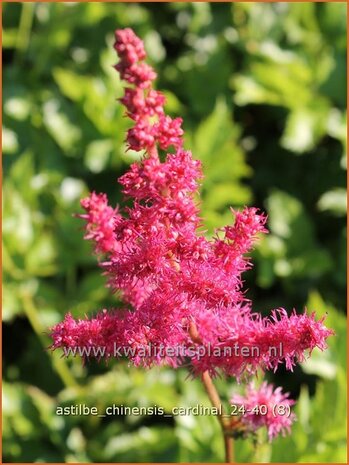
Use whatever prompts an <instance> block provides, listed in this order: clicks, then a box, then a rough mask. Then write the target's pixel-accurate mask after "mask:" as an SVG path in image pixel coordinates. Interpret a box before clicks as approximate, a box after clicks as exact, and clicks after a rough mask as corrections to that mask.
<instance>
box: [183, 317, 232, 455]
mask: <svg viewBox="0 0 349 465" xmlns="http://www.w3.org/2000/svg"><path fill="white" fill-rule="evenodd" d="M189 336H190V337H191V340H192V341H193V342H194V343H197V344H202V340H201V338H200V335H199V333H198V330H197V327H196V325H195V323H194V321H191V322H190V323H189ZM201 380H202V383H203V385H204V387H205V390H206V393H207V395H208V397H209V399H210V401H211V404H212V406H213V407H215V408H216V409H217V412H218V420H219V423H220V425H221V428H222V432H223V439H224V449H225V462H226V463H234V441H233V438H232V436H231V435H230V433H231V425H230V422H229V417H228V415H225V414H224V412H223V405H222V401H221V398H220V397H219V394H218V391H217V389H216V387H215V385H214V384H213V381H212V378H211V376H210V373H209V371H208V370H206V371H204V372H203V374H202V376H201Z"/></svg>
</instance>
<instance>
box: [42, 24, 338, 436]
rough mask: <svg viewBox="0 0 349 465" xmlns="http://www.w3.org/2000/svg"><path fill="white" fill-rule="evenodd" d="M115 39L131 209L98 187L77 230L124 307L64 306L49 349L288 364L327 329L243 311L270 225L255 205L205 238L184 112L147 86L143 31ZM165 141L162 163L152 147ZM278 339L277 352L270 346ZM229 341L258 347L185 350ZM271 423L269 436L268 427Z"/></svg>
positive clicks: (202, 365) (299, 317) (238, 368)
mask: <svg viewBox="0 0 349 465" xmlns="http://www.w3.org/2000/svg"><path fill="white" fill-rule="evenodd" d="M115 38H116V40H115V46H114V47H115V50H116V52H117V54H118V56H119V62H118V64H117V65H116V66H115V68H116V70H117V71H118V72H119V73H120V76H121V78H122V79H123V80H124V81H126V83H127V87H126V88H125V93H124V96H123V97H122V98H121V99H120V101H121V103H122V104H123V105H124V106H125V107H126V114H127V116H128V117H129V118H130V119H131V120H132V121H133V123H134V124H133V127H132V128H131V129H129V130H128V132H127V136H126V142H127V145H128V147H129V148H130V149H132V150H136V151H141V153H142V156H143V158H142V160H141V161H140V162H139V163H133V164H132V165H131V167H130V169H129V171H128V172H127V173H126V174H124V175H123V176H121V177H120V178H119V183H120V184H121V186H122V188H123V194H124V196H125V199H128V200H131V201H132V206H131V207H127V208H124V210H123V211H122V210H120V209H119V208H116V207H112V206H110V205H108V202H107V197H106V195H105V194H97V193H95V192H92V193H91V194H90V196H89V197H87V198H85V199H83V200H82V201H81V205H82V207H83V209H84V210H85V213H84V214H82V215H80V216H81V218H82V219H84V220H85V221H86V226H85V229H86V235H85V239H88V240H91V241H92V242H93V244H94V251H95V253H96V254H97V256H98V259H99V263H100V266H101V267H102V269H103V273H104V274H105V275H106V277H107V282H108V286H109V287H110V288H111V289H112V290H113V291H119V292H120V293H121V295H122V297H123V300H124V302H125V309H124V310H122V311H120V310H116V309H113V310H109V311H106V310H103V312H102V313H101V314H99V315H97V316H96V317H94V318H91V319H83V320H74V319H73V317H72V316H71V315H70V314H68V315H67V316H66V317H65V319H64V321H63V322H61V323H59V324H58V325H56V326H55V327H53V328H52V331H51V336H52V339H53V344H52V348H54V349H56V348H59V347H71V348H74V347H78V346H94V345H103V346H104V347H105V348H106V352H105V355H106V356H107V357H108V356H112V353H113V347H114V346H115V344H116V345H117V346H120V347H132V348H133V349H140V348H142V347H144V346H147V345H149V344H152V345H158V346H159V345H161V344H162V345H163V346H164V347H165V348H166V347H173V346H178V345H181V346H183V347H184V348H187V352H186V351H185V352H184V355H181V356H178V357H159V355H158V354H150V355H147V356H143V357H140V356H139V353H137V350H136V352H134V353H132V354H131V355H130V356H129V358H130V361H131V362H133V363H135V364H136V365H144V366H151V365H152V364H160V363H167V364H171V365H172V366H175V367H176V366H180V365H182V364H183V363H188V359H189V361H190V366H191V367H192V370H193V373H194V374H200V373H203V372H204V371H206V370H208V372H209V373H210V374H211V375H215V374H217V372H222V373H223V374H226V375H231V376H235V377H237V378H241V377H242V376H243V375H245V374H246V375H249V374H252V373H255V372H256V370H257V369H258V368H262V369H274V370H276V369H277V368H278V366H279V365H281V364H285V365H286V368H287V369H291V370H292V368H293V366H294V365H295V363H296V362H297V361H301V360H304V359H305V357H306V353H307V352H311V351H312V350H313V349H314V348H315V347H318V348H320V349H324V348H325V347H326V343H325V341H326V338H327V337H328V336H329V335H330V334H331V330H329V329H327V328H326V327H325V326H324V325H323V319H320V320H316V318H315V314H314V313H313V314H311V315H310V316H308V315H307V314H306V313H303V314H297V313H295V312H294V313H292V315H290V316H289V315H288V314H287V312H286V311H285V310H283V309H278V310H275V311H273V312H272V313H271V316H270V317H264V318H262V317H261V315H260V314H259V313H254V312H253V311H252V304H251V302H250V301H249V300H248V299H247V298H246V296H245V294H244V292H243V290H242V280H241V274H242V272H244V271H246V270H248V269H249V268H250V267H251V263H250V260H249V258H248V256H246V253H248V252H249V251H251V249H252V247H253V245H254V242H255V240H256V239H257V237H258V235H259V234H260V233H266V232H267V231H266V228H265V223H266V216H265V215H264V214H263V213H262V212H260V211H259V210H257V209H256V208H247V207H246V208H244V209H243V210H242V211H237V212H235V211H233V210H232V216H233V217H234V221H233V224H232V225H229V226H226V227H225V228H223V229H222V230H220V231H217V233H216V234H215V236H214V237H213V238H212V239H211V240H209V239H207V238H206V237H205V235H204V232H203V229H202V221H201V218H200V216H199V207H198V203H197V198H198V189H199V183H200V180H201V179H202V170H201V163H200V161H198V160H195V159H193V158H192V154H191V152H190V151H187V150H184V148H183V130H182V128H181V124H182V119H181V118H174V119H172V118H171V117H170V116H168V115H166V114H165V110H164V104H165V97H164V95H163V94H162V93H161V92H159V91H157V90H155V89H153V81H154V79H155V77H156V73H155V72H154V70H153V69H152V68H151V67H150V66H149V65H147V64H145V63H144V59H145V58H146V53H145V50H144V46H143V43H142V41H141V40H140V39H139V38H138V37H137V36H136V35H135V34H134V32H133V31H132V30H131V29H124V30H118V31H116V33H115ZM169 148H171V152H170V153H167V155H166V154H165V155H164V161H161V160H160V157H159V155H158V150H162V151H166V150H168V149H169ZM130 307H131V309H130ZM192 327H195V331H196V332H197V334H198V337H197V338H194V339H193V335H192V332H191V331H190V328H192ZM280 342H281V343H282V345H283V353H282V354H278V355H275V354H270V351H269V348H270V347H271V346H279V344H280ZM237 343H238V344H239V346H240V347H242V346H248V347H258V349H259V353H258V354H254V355H253V356H252V355H251V356H248V357H246V356H242V355H241V354H237V355H234V356H228V357H227V356H222V355H219V354H218V352H215V351H214V350H211V351H207V353H205V354H204V355H203V356H201V357H198V356H197V355H196V354H195V353H194V354H193V353H192V352H190V351H189V348H190V347H192V346H193V344H194V345H195V344H197V345H201V346H204V347H206V348H208V347H210V348H211V349H223V348H224V347H234V345H236V344H237ZM265 389H266V390H267V388H265ZM267 391H268V390H267ZM251 392H252V391H251ZM268 393H269V391H268ZM270 396H271V394H270ZM270 396H269V397H270ZM270 428H271V426H270ZM270 431H272V433H270V434H271V435H272V436H274V431H277V428H276V429H270Z"/></svg>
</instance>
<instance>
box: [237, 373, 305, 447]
mask: <svg viewBox="0 0 349 465" xmlns="http://www.w3.org/2000/svg"><path fill="white" fill-rule="evenodd" d="M230 403H231V405H237V406H240V408H242V409H241V412H242V415H241V422H242V424H243V425H244V426H246V427H247V429H248V430H249V431H252V432H256V431H257V430H258V429H259V428H262V427H263V426H265V427H266V428H267V430H268V437H269V441H272V440H273V439H275V438H276V436H278V435H279V434H282V436H285V435H286V433H290V430H291V425H292V423H293V422H294V421H295V419H296V416H295V414H294V413H293V412H291V407H292V405H294V403H295V402H294V401H293V400H291V399H289V394H288V393H283V392H282V389H281V387H278V388H276V389H274V386H273V385H272V384H268V383H266V382H264V383H263V384H262V385H261V386H260V387H259V388H254V386H253V384H249V385H248V386H247V390H246V395H245V396H240V395H238V394H235V395H234V396H233V397H232V398H231V400H230Z"/></svg>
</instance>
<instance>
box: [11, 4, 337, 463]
mask: <svg viewBox="0 0 349 465" xmlns="http://www.w3.org/2000/svg"><path fill="white" fill-rule="evenodd" d="M3 26H4V31H3V61H4V70H3V78H4V90H3V152H4V157H3V167H4V183H3V194H4V208H3V212H4V220H3V266H4V271H3V275H4V284H3V289H4V301H3V318H4V358H5V360H4V400H3V414H4V420H3V421H4V439H3V448H4V457H3V458H4V461H5V462H32V461H43V462H54V461H56V462H59V461H60V462H64V461H65V462H83V461H85V462H86V461H92V462H105V461H110V462H127V461H133V462H135V461H140V462H142V461H143V462H144V461H146V462H156V461H166V462H169V461H173V462H176V461H196V462H199V461H206V462H215V461H219V460H222V459H223V452H222V443H221V437H220V432H219V426H218V423H217V421H216V419H215V418H212V417H178V418H176V419H174V420H173V419H168V418H162V417H156V416H153V417H132V416H131V417H122V418H113V417H110V418H99V417H72V416H67V417H63V416H57V415H56V414H55V409H56V406H57V405H70V404H76V403H79V402H81V403H86V404H88V405H90V406H95V405H96V406H98V407H99V408H100V409H101V410H102V409H104V408H105V407H106V406H108V405H111V404H113V403H115V404H124V405H130V406H147V405H154V404H157V405H161V406H163V407H164V408H165V409H166V411H169V410H170V409H171V408H172V406H174V405H183V406H188V405H195V404H196V403H198V402H199V403H203V404H207V399H206V398H205V395H204V393H203V389H202V387H201V385H200V382H199V381H198V380H193V381H191V380H187V379H186V373H185V371H182V370H178V371H176V372H174V371H172V370H170V369H164V368H161V369H160V368H155V369H153V370H150V371H144V370H141V369H135V368H132V367H127V365H126V364H124V363H117V364H116V363H115V364H111V365H110V366H105V365H103V364H97V363H91V364H90V365H87V366H82V365H81V362H80V360H69V361H66V360H64V359H62V358H60V355H59V354H58V353H57V354H51V353H49V352H48V351H47V350H46V348H47V346H48V345H49V343H50V341H49V338H48V337H47V328H48V327H49V326H51V325H53V324H54V323H56V322H58V321H60V320H61V319H62V318H63V315H64V314H65V312H67V311H68V310H72V311H73V313H74V315H75V316H77V317H82V316H83V315H84V314H85V313H91V312H94V311H96V310H98V309H100V308H101V307H103V306H110V305H115V298H114V297H113V296H110V295H109V293H108V291H107V290H106V289H105V287H104V281H103V278H102V277H101V276H100V273H99V270H98V268H97V266H96V263H95V260H94V259H93V258H92V257H91V254H90V246H89V245H88V244H86V243H85V242H84V241H83V240H82V235H83V233H82V231H81V224H80V223H79V220H77V219H76V218H74V217H73V216H72V214H73V213H74V212H77V211H79V199H80V198H81V197H82V196H83V195H85V194H86V193H87V192H88V190H92V189H95V190H96V191H104V192H107V193H108V195H109V198H110V199H111V202H114V203H117V202H120V201H121V197H120V191H119V187H118V185H117V183H116V179H117V177H118V176H119V175H120V174H122V173H123V172H124V171H125V170H126V168H127V166H128V164H129V163H130V162H131V161H132V160H134V159H135V158H136V157H137V155H136V154H135V153H132V152H131V153H130V152H128V153H127V154H126V153H125V146H124V142H123V141H124V136H125V130H126V128H127V127H128V124H129V123H128V122H127V120H126V119H125V118H123V109H122V108H121V106H120V105H119V104H118V103H117V102H116V98H119V97H120V96H121V95H122V85H121V83H120V81H119V79H118V76H117V73H115V71H114V70H113V68H112V65H113V64H114V63H115V60H116V57H115V53H114V51H113V48H112V43H113V31H114V29H116V28H118V27H133V28H134V29H135V31H136V32H137V33H138V34H139V35H140V36H141V37H142V38H144V40H145V44H146V48H147V50H148V52H149V59H150V62H151V63H152V64H153V65H154V66H155V67H156V69H157V71H158V74H159V79H158V88H160V89H162V90H164V91H165V93H166V96H167V100H168V105H167V109H168V112H169V113H170V114H172V115H173V116H177V115H180V116H182V117H183V118H184V124H185V129H186V147H187V148H190V149H192V151H193V153H194V156H196V157H198V158H200V159H201V160H202V161H203V164H204V171H205V176H206V177H205V180H204V182H203V186H202V210H203V216H204V218H205V223H206V227H207V229H208V232H209V233H211V232H212V231H213V229H214V228H216V227H220V226H222V225H223V224H225V223H228V222H231V214H230V211H229V206H230V205H232V206H233V207H234V208H238V207H241V206H243V205H246V204H249V205H256V206H259V207H260V208H262V209H264V210H266V211H267V213H268V215H269V222H268V226H269V229H270V234H269V235H268V236H267V237H266V238H265V239H263V240H262V241H261V242H260V244H259V246H258V248H257V250H256V251H255V253H254V254H253V258H254V262H255V267H254V269H253V270H252V271H250V272H248V273H247V274H246V287H247V288H248V289H249V291H248V295H249V297H250V298H252V299H253V300H254V304H255V309H256V310H258V311H261V312H268V311H269V309H271V308H275V307H280V306H283V307H285V308H288V309H290V310H291V309H292V308H293V307H296V308H297V309H299V310H300V311H301V310H302V309H303V308H304V306H307V307H308V308H309V310H316V311H317V313H318V315H319V316H322V315H324V314H325V312H328V317H327V324H328V326H330V327H332V328H334V329H335V331H336V336H335V337H332V338H331V340H330V348H329V350H328V351H326V352H324V353H320V352H318V351H315V352H314V353H313V355H312V359H311V360H309V362H307V363H305V364H302V366H301V367H299V368H297V370H296V371H295V373H293V374H289V373H286V372H285V371H281V372H279V373H277V374H275V375H268V376H269V377H270V379H272V380H274V381H275V382H277V383H278V384H280V385H283V386H285V388H286V389H288V390H290V391H291V393H292V395H293V396H295V397H297V396H298V397H299V401H298V406H297V407H296V414H297V417H298V422H297V423H296V424H295V426H294V428H293V434H292V435H291V436H289V437H287V438H281V439H278V440H277V441H276V442H275V443H274V444H273V446H270V445H265V444H264V445H263V444H261V445H257V446H253V444H252V443H249V442H247V441H241V440H239V441H238V442H237V444H236V450H237V459H238V460H239V461H248V462H249V461H251V458H253V460H254V461H256V462H263V461H264V462H265V461H266V462H268V461H273V462H334V463H338V462H345V461H346V456H345V445H346V430H345V424H346V418H345V414H344V412H345V411H346V408H345V405H346V372H345V366H346V342H345V341H346V339H345V338H346V323H345V317H344V314H343V310H344V308H345V300H344V299H345V284H346V268H345V255H346V254H345V241H346V231H345V215H346V184H345V179H346V172H345V170H346V155H345V154H346V130H345V129H346V113H345V108H346V101H345V89H346V76H345V67H346V7H345V4H343V3H329V2H327V3H310V2H307V3H273V4H272V3H264V4H259V3H234V4H232V3H218V4H209V3H174V4H170V3H161V4H158V3H149V4H126V3H117V4H116V3H114V4H111V3H109V4H107V3H96V2H95V3H88V4H82V3H60V4H58V3H45V2H40V3H23V4H21V3H5V4H4V10H3ZM218 387H219V390H220V392H221V393H222V395H223V396H225V399H226V400H227V399H228V398H229V394H230V393H231V392H232V390H233V389H236V387H235V386H234V383H233V380H218Z"/></svg>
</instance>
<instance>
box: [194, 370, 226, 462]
mask: <svg viewBox="0 0 349 465" xmlns="http://www.w3.org/2000/svg"><path fill="white" fill-rule="evenodd" d="M201 379H202V382H203V385H204V387H205V390H206V392H207V395H208V397H209V399H210V401H211V404H212V405H213V407H215V408H216V409H217V411H218V412H219V414H218V419H219V423H220V425H221V428H222V432H223V437H224V449H225V462H226V463H234V442H233V438H232V437H231V436H229V435H228V430H227V427H228V424H227V422H226V418H227V417H226V416H225V415H224V413H223V410H222V402H221V399H220V397H219V394H218V392H217V389H216V387H215V385H214V384H213V381H212V378H211V376H210V374H209V372H208V370H206V371H204V372H203V374H202V377H201Z"/></svg>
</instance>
